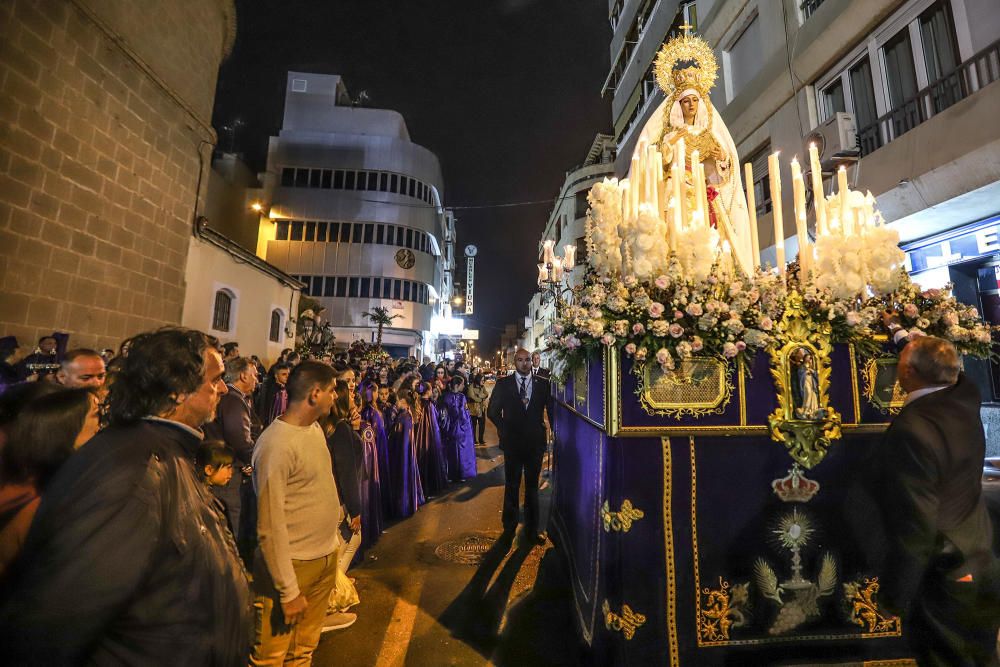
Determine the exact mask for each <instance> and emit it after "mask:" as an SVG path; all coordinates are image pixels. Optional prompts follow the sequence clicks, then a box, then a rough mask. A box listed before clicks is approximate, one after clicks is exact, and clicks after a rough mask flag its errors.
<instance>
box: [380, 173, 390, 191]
mask: <svg viewBox="0 0 1000 667" xmlns="http://www.w3.org/2000/svg"><path fill="white" fill-rule="evenodd" d="M378 189H379V190H380V191H382V192H387V191H388V190H389V174H386V173H384V172H383V173H381V174H379V175H378Z"/></svg>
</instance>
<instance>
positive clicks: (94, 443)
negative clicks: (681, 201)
mask: <svg viewBox="0 0 1000 667" xmlns="http://www.w3.org/2000/svg"><path fill="white" fill-rule="evenodd" d="M66 343H67V337H65V336H59V335H55V336H47V337H43V338H42V339H41V340H39V341H38V347H37V348H36V349H34V350H33V351H32V352H30V353H29V354H27V355H25V356H24V357H23V358H21V359H19V360H18V359H16V357H17V354H16V352H17V343H16V341H14V340H13V339H11V338H2V339H0V351H2V358H0V650H3V652H4V655H5V656H6V657H7V658H10V659H13V660H14V662H15V663H16V664H76V663H81V662H94V663H103V662H116V663H117V662H126V663H135V664H167V663H169V664H213V665H215V664H218V665H236V664H247V663H248V662H249V663H250V664H255V665H256V664H259V665H264V664H281V663H283V662H289V663H294V664H308V663H309V662H310V661H311V655H312V652H313V650H314V649H315V647H316V646H317V644H318V642H319V638H320V635H321V633H322V632H326V631H331V630H337V629H341V628H345V627H348V626H350V625H351V624H352V623H353V622H354V620H355V619H356V615H355V613H353V612H351V611H350V609H352V608H353V607H354V606H355V605H357V604H358V603H359V602H360V599H359V596H358V594H357V590H356V589H355V587H354V582H353V579H352V578H351V577H349V576H347V573H348V571H349V569H350V567H351V566H352V564H357V563H359V562H361V561H362V560H363V558H364V554H365V553H366V551H367V550H368V549H370V548H371V547H372V545H374V544H375V543H376V542H377V541H378V539H379V536H380V534H381V533H382V531H383V529H384V528H385V527H386V526H387V525H388V524H389V522H391V521H394V520H400V519H404V518H406V517H409V516H411V515H412V514H413V513H414V512H416V511H417V510H418V508H419V507H420V506H421V505H422V504H424V503H425V502H427V501H428V500H430V499H433V498H434V497H435V496H438V495H440V494H442V493H444V492H445V491H446V490H447V488H448V485H449V484H451V483H461V482H465V481H466V480H468V479H469V478H471V477H473V476H475V475H476V454H475V446H476V444H482V443H483V435H484V425H485V412H486V410H485V403H486V401H487V400H488V396H489V393H488V391H487V389H486V387H485V386H484V381H483V375H482V374H481V373H478V372H474V373H471V374H470V372H469V369H468V368H466V367H465V366H464V364H463V363H462V362H457V363H456V362H454V361H448V362H445V363H440V364H434V363H432V362H431V361H430V360H429V359H426V358H425V359H424V360H423V363H418V361H417V359H415V358H413V357H410V358H407V359H392V358H390V357H388V356H386V355H384V354H382V353H381V351H373V350H370V349H368V350H363V351H362V352H361V353H353V354H352V352H339V353H336V354H334V355H332V356H331V355H327V354H321V355H310V354H300V353H299V352H296V351H293V350H290V349H288V350H284V351H283V352H282V354H281V356H280V358H278V359H277V360H274V362H273V363H272V364H271V365H270V367H267V368H265V365H264V364H263V363H262V361H261V360H260V359H258V358H257V357H256V356H250V357H247V356H242V355H241V354H240V350H239V345H238V344H237V343H226V344H225V345H219V343H218V341H216V340H215V339H214V338H212V337H211V336H208V335H206V334H203V333H201V332H198V331H192V330H187V329H180V328H167V329H162V330H158V331H155V332H149V333H144V334H140V335H138V336H135V337H133V338H131V339H129V340H127V341H125V342H124V343H123V344H122V346H121V349H120V350H119V352H118V353H117V354H115V353H114V352H113V351H111V350H103V351H101V352H98V351H96V350H90V349H66V347H67V344H66ZM255 617H256V622H255V620H254V619H255Z"/></svg>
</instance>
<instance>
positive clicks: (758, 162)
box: [577, 143, 771, 263]
mask: <svg viewBox="0 0 1000 667" xmlns="http://www.w3.org/2000/svg"><path fill="white" fill-rule="evenodd" d="M770 154H771V144H770V143H768V144H765V145H764V146H763V147H762V148H760V149H759V150H757V151H754V153H753V154H751V155H750V156H749V157H748V158H746V160H745V162H749V163H751V164H752V165H753V196H754V200H755V202H756V204H757V215H764V214H765V213H770V212H771V182H770V179H769V178H768V171H767V158H768V156H770ZM743 185H744V187H747V188H749V187H750V185H751V184H750V183H744V184H743ZM579 245H580V240H579V239H577V247H579ZM584 254H586V253H584ZM580 262H583V259H582V258H580V259H578V263H580Z"/></svg>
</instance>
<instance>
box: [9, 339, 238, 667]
mask: <svg viewBox="0 0 1000 667" xmlns="http://www.w3.org/2000/svg"><path fill="white" fill-rule="evenodd" d="M215 345H216V344H215V340H214V339H211V338H209V337H208V336H206V335H205V334H203V333H200V332H198V331H191V330H185V329H161V330H159V331H156V332H154V333H146V334H140V335H138V336H136V337H134V338H133V339H132V340H131V341H129V345H128V350H129V351H128V355H127V356H126V357H125V358H124V359H123V363H122V367H121V371H120V373H119V374H118V376H117V378H116V380H115V382H114V384H113V385H112V387H111V393H110V396H109V402H110V422H111V424H110V426H109V427H108V428H106V429H105V430H104V431H102V432H101V433H99V434H98V435H97V436H95V437H94V438H93V439H92V440H90V441H89V442H88V443H87V444H86V445H85V446H84V447H82V448H81V449H80V450H79V451H78V452H77V453H76V454H74V455H73V457H71V458H70V460H69V461H68V462H67V463H66V464H65V465H64V466H63V467H62V468H61V469H60V470H59V472H58V473H57V474H56V476H55V477H54V478H53V479H52V481H51V482H50V484H49V485H48V486H47V487H46V490H45V494H44V495H43V497H42V503H41V506H40V507H39V510H38V513H37V515H36V516H35V521H34V524H33V525H32V529H31V532H30V533H29V535H28V538H27V540H26V542H25V545H24V548H23V550H22V552H21V555H20V557H19V559H18V561H17V562H16V563H15V564H14V566H13V570H12V572H11V576H10V577H9V578H8V579H7V588H6V589H5V590H3V591H0V655H2V656H3V659H4V661H5V663H6V664H16V665H76V664H84V663H86V664H134V665H140V664H141V665H220V666H229V665H240V664H246V659H247V655H248V652H249V645H250V639H251V633H252V629H253V625H252V623H253V612H252V607H251V602H250V593H249V589H248V585H247V579H246V572H245V571H244V569H243V566H242V564H241V562H240V559H239V556H238V555H237V553H236V545H235V543H234V542H233V539H232V536H231V534H230V532H229V531H228V530H227V528H226V518H225V516H224V515H223V514H222V512H221V510H219V509H217V506H216V504H215V503H214V502H213V500H212V497H211V495H210V493H209V491H208V489H207V488H206V487H205V486H204V485H203V484H201V483H200V482H199V480H198V477H197V474H196V472H195V469H194V455H195V452H196V450H197V447H198V444H199V443H200V442H201V437H202V434H201V431H200V430H199V428H200V426H201V425H202V424H204V423H205V422H207V421H210V420H211V419H212V417H213V415H214V413H215V408H216V405H217V404H218V401H219V397H220V396H221V395H222V394H224V393H225V392H226V385H225V384H224V383H223V381H222V373H223V365H222V357H221V355H220V353H219V351H218V349H217V348H216V346H215Z"/></svg>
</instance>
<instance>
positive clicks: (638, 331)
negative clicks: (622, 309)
mask: <svg viewBox="0 0 1000 667" xmlns="http://www.w3.org/2000/svg"><path fill="white" fill-rule="evenodd" d="M632 333H633V334H635V335H636V336H641V335H642V334H644V333H646V327H644V326H642V323H641V322H636V323H635V324H633V325H632Z"/></svg>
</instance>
